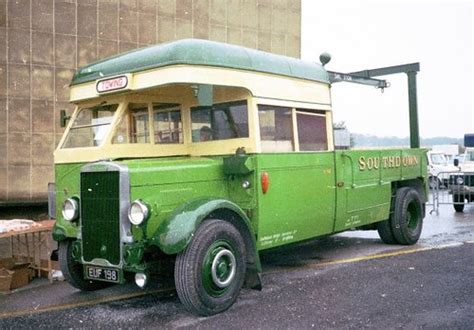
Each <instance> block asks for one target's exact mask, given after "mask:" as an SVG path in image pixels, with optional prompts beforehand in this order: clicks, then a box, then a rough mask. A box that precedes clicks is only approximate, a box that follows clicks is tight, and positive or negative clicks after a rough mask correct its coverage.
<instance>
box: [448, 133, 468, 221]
mask: <svg viewBox="0 0 474 330" xmlns="http://www.w3.org/2000/svg"><path fill="white" fill-rule="evenodd" d="M464 146H465V147H466V150H465V152H464V154H463V157H462V158H463V161H462V162H460V161H459V160H454V166H455V167H456V168H457V173H452V174H451V176H450V178H449V183H450V193H451V194H452V195H453V206H454V210H455V211H456V212H463V211H464V205H465V203H472V202H474V134H465V135H464Z"/></svg>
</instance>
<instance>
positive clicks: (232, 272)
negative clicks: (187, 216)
mask: <svg viewBox="0 0 474 330" xmlns="http://www.w3.org/2000/svg"><path fill="white" fill-rule="evenodd" d="M244 278H245V249H244V241H243V239H242V236H241V235H240V233H239V231H238V230H237V229H236V228H235V227H234V226H232V225H231V224H230V223H228V222H225V221H222V220H207V221H204V222H203V223H202V224H201V225H200V226H199V228H198V229H197V230H196V232H195V234H194V237H193V239H192V240H191V242H190V243H189V244H188V246H187V247H186V249H185V250H184V251H183V252H181V253H180V254H178V255H177V257H176V264H175V273H174V279H175V283H176V291H177V292H178V296H179V299H180V300H181V302H182V303H183V305H184V306H185V307H186V309H187V310H189V311H190V312H192V313H195V314H199V315H205V316H207V315H213V314H217V313H220V312H223V311H225V310H226V309H228V308H229V307H230V306H232V304H233V303H234V302H235V300H236V299H237V296H238V295H239V292H240V289H241V288H242V285H243V283H244Z"/></svg>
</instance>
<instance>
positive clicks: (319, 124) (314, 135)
mask: <svg viewBox="0 0 474 330" xmlns="http://www.w3.org/2000/svg"><path fill="white" fill-rule="evenodd" d="M296 122H297V127H298V141H299V146H300V151H321V150H328V140H327V130H326V115H325V114H324V112H308V111H304V110H300V109H296Z"/></svg>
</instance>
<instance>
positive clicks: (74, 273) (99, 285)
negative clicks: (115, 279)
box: [58, 240, 112, 291]
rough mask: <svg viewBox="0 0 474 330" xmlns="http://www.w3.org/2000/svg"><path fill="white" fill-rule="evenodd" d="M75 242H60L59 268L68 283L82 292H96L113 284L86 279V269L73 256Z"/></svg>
mask: <svg viewBox="0 0 474 330" xmlns="http://www.w3.org/2000/svg"><path fill="white" fill-rule="evenodd" d="M72 243H73V241H71V240H65V241H62V242H59V249H58V250H59V251H58V257H59V266H60V268H61V272H62V273H63V276H64V278H65V279H66V281H68V282H69V284H71V285H72V286H73V287H75V288H76V289H79V290H82V291H95V290H100V289H104V288H106V287H108V286H110V285H112V284H111V283H107V282H100V281H91V280H87V279H85V278H84V268H83V266H82V264H80V263H78V262H77V261H75V260H74V258H73V256H72V245H73V244H72Z"/></svg>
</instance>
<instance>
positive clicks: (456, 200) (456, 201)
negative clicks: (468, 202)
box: [453, 195, 464, 212]
mask: <svg viewBox="0 0 474 330" xmlns="http://www.w3.org/2000/svg"><path fill="white" fill-rule="evenodd" d="M453 206H454V210H455V211H456V212H463V211H464V198H462V197H461V196H459V195H453Z"/></svg>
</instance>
